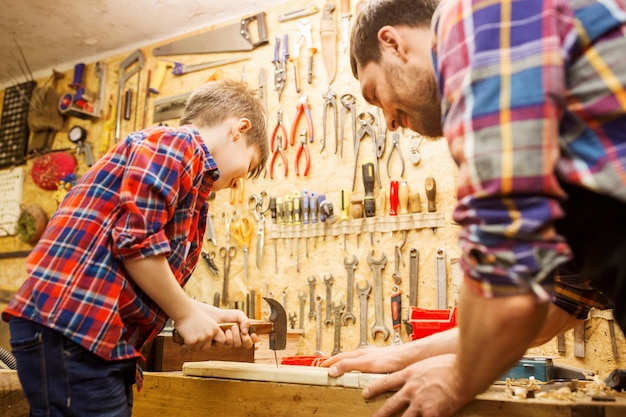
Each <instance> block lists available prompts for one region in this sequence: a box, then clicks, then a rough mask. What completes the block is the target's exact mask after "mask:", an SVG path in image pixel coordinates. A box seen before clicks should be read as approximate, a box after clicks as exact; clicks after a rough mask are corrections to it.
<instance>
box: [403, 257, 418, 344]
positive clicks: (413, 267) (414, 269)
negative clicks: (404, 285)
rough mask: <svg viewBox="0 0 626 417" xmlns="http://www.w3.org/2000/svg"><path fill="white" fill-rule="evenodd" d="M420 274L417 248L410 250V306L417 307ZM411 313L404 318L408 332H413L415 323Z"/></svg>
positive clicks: (409, 333)
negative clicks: (412, 321)
mask: <svg viewBox="0 0 626 417" xmlns="http://www.w3.org/2000/svg"><path fill="white" fill-rule="evenodd" d="M418 275H419V252H418V251H417V249H416V248H411V250H409V306H412V307H417V281H418ZM410 318H411V317H410V314H409V315H408V318H407V319H406V320H404V325H405V330H406V333H407V334H408V335H409V336H410V335H411V334H413V325H412V324H411V321H410Z"/></svg>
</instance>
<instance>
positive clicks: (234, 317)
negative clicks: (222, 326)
mask: <svg viewBox="0 0 626 417" xmlns="http://www.w3.org/2000/svg"><path fill="white" fill-rule="evenodd" d="M195 302H196V303H197V304H199V308H201V309H202V310H203V311H205V312H206V314H208V315H210V316H211V317H212V318H213V319H214V320H215V321H216V322H217V323H238V325H237V326H232V327H231V328H230V329H228V330H226V331H225V332H224V334H225V338H226V339H225V341H224V346H227V347H235V348H240V347H243V348H244V349H250V348H251V347H252V346H254V344H255V343H257V342H258V341H259V337H258V336H257V335H256V334H254V333H252V334H249V333H248V331H249V329H250V319H249V318H248V317H247V316H246V315H245V314H244V313H243V311H241V310H234V309H220V308H217V307H214V306H212V305H210V304H205V303H202V302H199V301H195Z"/></svg>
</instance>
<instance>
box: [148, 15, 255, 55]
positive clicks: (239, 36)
mask: <svg viewBox="0 0 626 417" xmlns="http://www.w3.org/2000/svg"><path fill="white" fill-rule="evenodd" d="M254 22H256V28H257V33H256V34H254V35H256V36H253V34H252V33H250V25H251V24H252V23H254ZM267 42H268V39H267V30H266V22H265V13H263V12H261V13H258V14H256V15H254V16H249V17H245V18H242V19H240V20H239V22H238V23H234V24H231V25H228V26H224V27H222V28H218V29H213V30H210V31H208V32H205V33H200V34H198V35H195V36H191V37H188V38H185V39H181V40H179V41H174V42H170V43H168V44H165V45H162V46H159V47H156V48H154V49H153V50H152V54H153V55H154V56H163V55H188V54H207V53H214V52H239V51H251V50H253V49H254V48H256V47H258V46H261V45H264V44H266V43H267Z"/></svg>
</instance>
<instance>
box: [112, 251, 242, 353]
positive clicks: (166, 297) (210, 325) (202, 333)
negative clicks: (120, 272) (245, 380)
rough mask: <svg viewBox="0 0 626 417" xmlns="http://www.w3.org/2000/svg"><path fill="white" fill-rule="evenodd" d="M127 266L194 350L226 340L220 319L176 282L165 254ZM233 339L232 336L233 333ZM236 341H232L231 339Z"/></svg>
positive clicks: (129, 272) (134, 279)
mask: <svg viewBox="0 0 626 417" xmlns="http://www.w3.org/2000/svg"><path fill="white" fill-rule="evenodd" d="M124 267H125V268H126V271H127V272H128V274H129V275H130V276H131V278H132V279H133V281H134V282H135V283H136V284H137V285H138V286H139V287H140V288H141V289H142V290H143V291H144V292H145V293H146V294H147V295H148V297H150V298H151V299H152V300H153V301H154V302H155V303H156V304H157V305H158V306H159V307H161V309H163V311H164V312H165V314H167V315H168V316H169V317H170V318H171V319H172V320H174V322H176V328H177V330H178V331H179V333H180V334H181V335H182V336H183V338H184V340H185V345H188V346H190V347H191V349H192V350H196V349H208V348H210V346H211V345H214V346H220V345H222V344H224V343H225V342H226V337H225V335H224V332H222V331H221V330H220V328H219V326H218V325H217V323H216V321H215V320H214V319H213V317H211V316H210V315H209V314H207V312H206V311H204V310H203V309H201V308H199V306H198V303H196V302H194V300H192V299H191V298H190V297H189V296H187V294H186V293H185V291H184V290H183V289H182V287H181V286H180V285H179V284H178V282H177V281H176V278H175V277H174V274H172V271H171V269H170V267H169V264H168V262H167V259H166V258H165V256H163V255H157V256H149V257H147V258H141V259H132V260H125V261H124ZM231 338H232V336H231ZM231 342H232V341H231Z"/></svg>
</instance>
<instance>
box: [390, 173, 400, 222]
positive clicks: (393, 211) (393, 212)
mask: <svg viewBox="0 0 626 417" xmlns="http://www.w3.org/2000/svg"><path fill="white" fill-rule="evenodd" d="M398 186H399V183H398V181H391V185H390V190H389V215H390V216H397V215H398V205H399V204H400V199H399V198H398Z"/></svg>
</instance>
